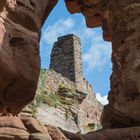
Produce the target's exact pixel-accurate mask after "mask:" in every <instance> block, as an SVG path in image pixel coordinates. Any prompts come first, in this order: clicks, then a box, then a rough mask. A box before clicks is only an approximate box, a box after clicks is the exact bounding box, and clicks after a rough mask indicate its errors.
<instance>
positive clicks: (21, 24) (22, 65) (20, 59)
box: [0, 0, 57, 114]
mask: <svg viewBox="0 0 140 140" xmlns="http://www.w3.org/2000/svg"><path fill="white" fill-rule="evenodd" d="M56 2H57V0H54V1H53V2H52V1H48V0H42V1H36V0H26V1H22V0H1V2H0V106H1V110H0V111H1V112H3V111H4V110H5V108H6V110H7V111H8V112H10V113H13V114H17V113H19V112H20V111H21V109H22V108H23V107H24V106H25V105H26V104H27V103H29V102H30V101H32V100H33V98H34V95H35V91H36V88H37V81H38V77H39V68H40V61H39V39H40V32H41V31H40V30H41V26H42V24H43V22H44V20H45V19H46V17H47V16H48V14H49V13H50V11H51V9H52V8H53V6H54V5H55V4H56Z"/></svg>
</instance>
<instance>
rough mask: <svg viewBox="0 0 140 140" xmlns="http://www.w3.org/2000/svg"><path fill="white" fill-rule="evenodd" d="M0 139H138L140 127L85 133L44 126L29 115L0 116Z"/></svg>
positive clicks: (139, 137)
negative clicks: (74, 132)
mask: <svg viewBox="0 0 140 140" xmlns="http://www.w3.org/2000/svg"><path fill="white" fill-rule="evenodd" d="M0 122H1V123H0V140H139V139H140V134H139V131H140V128H139V127H131V128H122V129H113V130H112V129H102V130H98V131H96V132H94V133H88V134H85V135H81V134H73V133H70V132H67V131H64V130H62V129H59V128H56V127H54V126H47V125H46V126H44V125H43V124H42V123H40V122H39V121H37V120H36V119H34V118H31V117H21V118H19V117H0Z"/></svg>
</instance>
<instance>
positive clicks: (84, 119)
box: [78, 94, 103, 134]
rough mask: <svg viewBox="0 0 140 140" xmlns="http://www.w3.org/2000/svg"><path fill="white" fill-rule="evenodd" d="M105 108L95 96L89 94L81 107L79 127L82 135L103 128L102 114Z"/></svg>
mask: <svg viewBox="0 0 140 140" xmlns="http://www.w3.org/2000/svg"><path fill="white" fill-rule="evenodd" d="M102 108H103V106H102V105H101V103H99V101H98V100H97V99H96V97H95V95H94V94H88V95H87V96H86V98H85V99H84V100H83V102H82V103H81V104H80V106H79V113H78V118H79V127H80V129H81V133H82V134H85V133H88V132H90V131H93V130H94V131H95V130H98V129H100V128H101V124H100V121H101V114H102Z"/></svg>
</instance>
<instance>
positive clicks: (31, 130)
mask: <svg viewBox="0 0 140 140" xmlns="http://www.w3.org/2000/svg"><path fill="white" fill-rule="evenodd" d="M0 122H1V123H0V140H67V138H66V137H65V136H64V135H63V134H62V132H61V131H60V130H59V129H58V128H55V127H52V126H44V125H43V124H41V123H40V122H39V121H37V120H35V119H34V118H31V117H21V118H19V117H0Z"/></svg>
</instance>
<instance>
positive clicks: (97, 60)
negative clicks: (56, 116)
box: [40, 0, 112, 104]
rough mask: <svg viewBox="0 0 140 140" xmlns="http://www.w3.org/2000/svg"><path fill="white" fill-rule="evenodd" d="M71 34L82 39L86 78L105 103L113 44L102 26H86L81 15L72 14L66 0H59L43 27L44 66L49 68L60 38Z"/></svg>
mask: <svg viewBox="0 0 140 140" xmlns="http://www.w3.org/2000/svg"><path fill="white" fill-rule="evenodd" d="M70 33H74V34H76V35H78V36H79V37H80V38H81V43H82V59H83V73H84V77H85V78H86V79H87V80H88V81H89V82H90V84H91V85H92V86H93V89H94V92H95V93H96V97H97V99H98V100H100V101H101V102H102V103H103V104H106V103H107V94H108V92H109V89H110V80H109V78H110V75H111V66H112V64H111V43H109V42H105V41H103V38H102V29H101V28H94V29H91V28H87V27H86V24H85V20H84V17H83V16H82V14H74V15H71V14H69V13H68V11H67V9H66V7H65V4H64V2H63V0H59V2H58V4H57V6H56V7H55V8H54V9H53V11H52V12H51V14H50V15H49V17H48V19H47V21H46V22H45V24H44V26H43V28H42V36H41V41H40V46H41V48H40V52H41V68H48V67H49V64H50V53H51V49H52V47H53V43H54V41H56V40H57V37H59V36H63V35H66V34H70Z"/></svg>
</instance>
